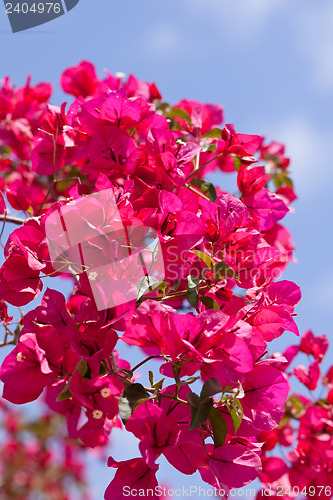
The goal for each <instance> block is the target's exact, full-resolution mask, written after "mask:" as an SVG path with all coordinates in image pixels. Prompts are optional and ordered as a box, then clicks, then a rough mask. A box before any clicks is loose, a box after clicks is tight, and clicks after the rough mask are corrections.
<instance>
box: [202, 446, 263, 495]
mask: <svg viewBox="0 0 333 500" xmlns="http://www.w3.org/2000/svg"><path fill="white" fill-rule="evenodd" d="M260 472H261V460H260V456H259V455H258V453H256V452H255V451H253V450H252V449H250V448H248V447H245V446H244V445H243V444H237V443H236V444H224V445H223V446H219V447H218V448H216V449H215V450H214V451H213V453H212V454H211V456H210V458H209V469H202V470H200V474H201V477H202V479H203V480H204V481H206V482H208V483H210V484H213V485H215V484H217V485H226V486H227V487H229V488H233V487H234V488H241V487H242V486H245V485H246V484H249V483H251V482H252V481H254V480H255V479H256V478H257V477H258V476H259V474H260Z"/></svg>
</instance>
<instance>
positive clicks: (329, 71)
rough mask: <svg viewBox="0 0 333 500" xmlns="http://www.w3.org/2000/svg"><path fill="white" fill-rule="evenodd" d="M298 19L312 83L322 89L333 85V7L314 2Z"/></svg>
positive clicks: (296, 18) (305, 7)
mask: <svg viewBox="0 0 333 500" xmlns="http://www.w3.org/2000/svg"><path fill="white" fill-rule="evenodd" d="M298 12H299V13H300V15H298V16H297V17H295V21H296V23H295V26H296V28H297V31H296V37H297V40H298V42H299V51H300V53H301V54H302V55H303V57H305V58H306V59H307V60H308V62H309V63H310V68H311V76H312V78H313V82H314V83H315V84H316V85H317V86H318V88H319V89H322V90H326V89H332V85H333V56H332V51H333V30H332V26H333V3H332V2H327V3H321V4H320V5H319V6H318V4H317V3H316V2H315V3H313V4H311V5H308V6H302V7H300V10H299V11H298Z"/></svg>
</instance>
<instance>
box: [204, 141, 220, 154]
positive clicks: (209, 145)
mask: <svg viewBox="0 0 333 500" xmlns="http://www.w3.org/2000/svg"><path fill="white" fill-rule="evenodd" d="M216 148H217V143H216V142H213V143H209V142H204V143H203V145H202V147H201V151H202V152H203V153H206V151H211V152H212V153H215V151H216Z"/></svg>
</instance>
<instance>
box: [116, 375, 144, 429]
mask: <svg viewBox="0 0 333 500" xmlns="http://www.w3.org/2000/svg"><path fill="white" fill-rule="evenodd" d="M148 399H150V395H149V393H148V392H147V391H146V389H145V388H144V387H143V385H141V384H131V385H127V386H126V387H125V389H124V390H123V395H122V396H121V398H119V415H120V418H121V419H122V421H123V422H124V424H126V422H127V420H128V419H129V418H130V416H131V415H132V413H133V411H134V410H135V408H136V407H137V406H139V404H140V403H143V402H144V401H147V400H148Z"/></svg>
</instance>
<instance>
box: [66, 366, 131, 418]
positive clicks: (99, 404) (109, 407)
mask: <svg viewBox="0 0 333 500" xmlns="http://www.w3.org/2000/svg"><path fill="white" fill-rule="evenodd" d="M69 387H70V391H71V393H72V394H73V396H75V397H76V399H77V400H78V401H80V402H81V403H82V404H83V405H84V406H85V407H86V408H89V409H91V410H92V411H94V410H97V411H99V412H100V413H99V414H98V416H99V417H100V418H102V417H104V418H109V419H113V418H114V417H115V416H116V415H117V413H118V401H117V399H116V397H115V396H118V397H119V396H120V395H121V393H122V390H123V388H124V386H123V384H122V383H121V381H120V380H119V378H117V376H116V375H103V376H101V377H97V378H94V379H92V380H89V379H84V378H82V377H81V375H80V374H79V372H78V371H76V372H75V373H74V375H73V376H72V378H71V382H70V386H69Z"/></svg>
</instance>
